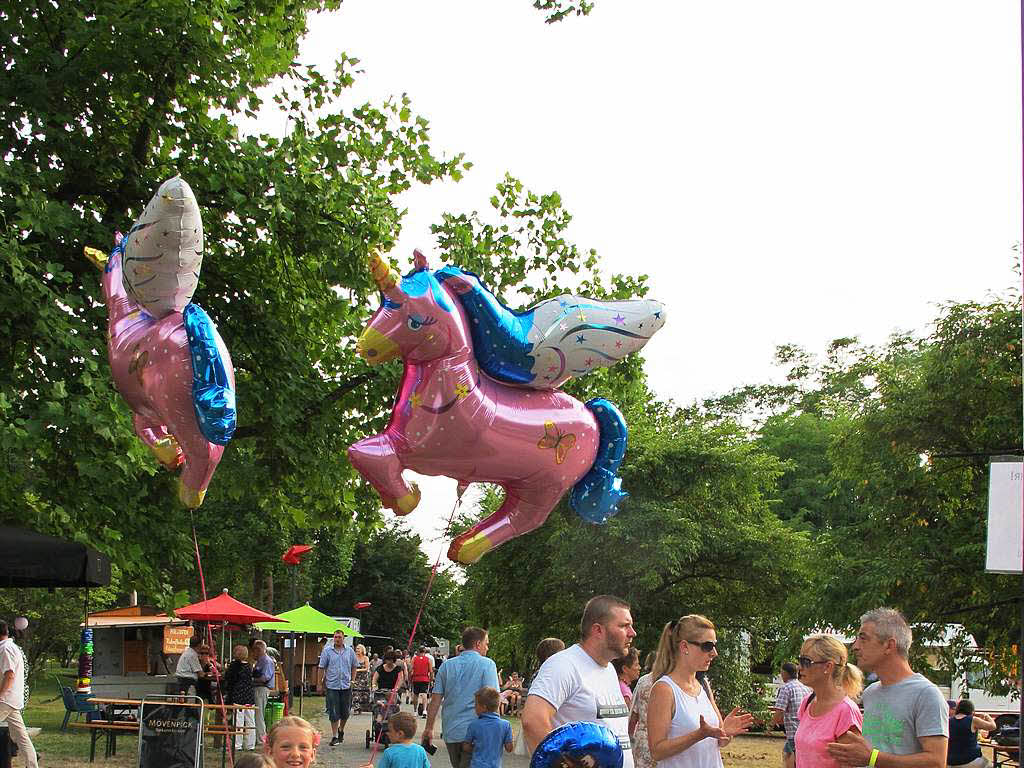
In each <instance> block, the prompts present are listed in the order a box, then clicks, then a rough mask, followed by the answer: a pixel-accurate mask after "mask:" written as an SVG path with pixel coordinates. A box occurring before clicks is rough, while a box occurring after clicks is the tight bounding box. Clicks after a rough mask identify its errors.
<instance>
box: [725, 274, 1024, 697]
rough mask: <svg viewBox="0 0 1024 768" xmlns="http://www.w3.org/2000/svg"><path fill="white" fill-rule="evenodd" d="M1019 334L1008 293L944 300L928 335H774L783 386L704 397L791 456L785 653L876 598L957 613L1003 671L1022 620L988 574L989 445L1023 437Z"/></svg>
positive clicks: (935, 620)
mask: <svg viewBox="0 0 1024 768" xmlns="http://www.w3.org/2000/svg"><path fill="white" fill-rule="evenodd" d="M1020 339H1021V305H1020V296H1019V294H1018V293H1017V292H1014V293H1011V294H1009V295H1007V296H1005V297H1000V298H995V299H993V300H991V301H989V302H988V303H984V304H980V303H970V302H968V303H962V304H949V305H947V306H945V307H943V308H942V310H941V313H940V314H939V316H938V318H937V319H936V321H935V324H934V327H933V329H932V330H931V332H930V333H928V334H926V335H923V336H913V335H909V334H896V335H894V336H893V337H892V338H891V340H890V341H889V343H887V344H885V345H881V346H878V347H870V346H864V345H861V344H859V343H858V342H857V341H856V339H852V338H847V339H838V340H836V341H835V342H833V343H832V344H831V345H830V346H829V348H828V349H827V351H826V355H825V357H824V359H822V360H820V361H819V360H816V359H815V358H814V357H813V356H812V355H810V354H808V353H807V352H805V351H803V350H800V349H798V348H796V347H792V346H788V347H783V348H780V352H779V360H780V362H781V363H783V364H785V365H787V366H789V368H788V375H787V383H786V384H785V385H783V386H774V387H773V386H761V387H748V388H745V389H744V390H738V391H736V392H734V393H731V394H730V395H728V396H726V397H724V398H719V399H717V400H715V401H712V402H709V403H706V404H705V407H706V408H707V409H708V410H709V411H710V412H712V413H719V414H721V413H728V414H730V415H735V414H740V413H744V412H745V413H746V414H747V416H748V420H749V421H750V422H751V423H752V424H753V429H752V430H751V436H752V437H753V438H754V439H755V440H756V442H757V444H758V446H759V447H760V448H761V449H762V450H765V451H767V452H769V453H770V454H771V455H773V456H776V457H778V458H780V459H782V460H784V461H785V462H786V464H785V467H786V469H785V472H784V473H783V475H782V476H781V478H780V485H779V502H778V510H779V514H780V516H781V517H782V518H783V519H784V520H786V521H787V522H788V524H789V525H791V526H793V527H795V528H799V529H802V530H806V531H807V532H808V533H809V534H811V536H812V546H813V548H814V554H813V560H812V564H813V567H812V568H811V569H810V570H809V572H808V577H809V578H808V581H807V583H806V586H805V588H803V589H799V590H796V591H794V592H792V593H789V595H788V596H789V600H788V601H787V605H786V610H785V612H784V614H783V619H782V622H781V624H782V626H786V627H792V628H793V629H794V631H792V632H789V633H784V634H783V636H782V637H781V638H780V639H781V640H782V643H781V644H780V646H779V649H778V655H779V657H780V658H782V657H784V656H785V655H786V654H789V653H792V652H793V651H794V650H795V648H796V647H797V646H798V644H799V642H800V639H801V637H802V634H805V633H807V632H810V631H816V630H820V629H821V628H823V627H827V626H830V627H834V628H836V629H843V628H853V627H856V625H857V624H858V620H859V616H860V615H861V614H862V613H864V611H865V610H867V609H868V608H871V607H874V606H877V605H883V604H884V605H894V606H896V607H899V608H901V609H902V610H903V611H904V612H905V613H906V614H907V616H908V618H909V619H910V620H911V621H912V622H917V623H921V624H922V627H923V628H924V631H925V632H927V631H928V629H927V628H926V627H925V625H928V626H930V627H931V631H933V632H934V633H936V634H941V633H942V628H943V626H944V625H945V624H947V623H952V622H956V623H963V624H964V625H965V626H966V628H967V630H968V631H969V632H970V633H972V634H973V635H974V637H975V639H976V640H977V641H978V643H979V644H980V645H982V646H983V647H985V648H987V650H988V653H989V654H991V656H992V658H993V659H994V660H996V661H998V662H1000V664H999V665H997V666H999V667H1000V668H1001V669H1002V670H1003V673H1004V674H1005V673H1007V672H1008V669H1009V666H1008V665H1007V664H1006V663H1003V662H1005V660H1006V659H1007V658H1008V657H1010V656H1011V655H1012V654H1011V653H1010V648H1011V646H1012V644H1013V643H1014V642H1016V641H1017V637H1018V635H1019V629H1018V626H1017V619H1016V615H1015V614H1013V615H1011V613H1009V612H1007V611H1006V610H1005V609H1004V608H1003V607H1000V605H999V604H998V603H999V602H1000V601H1001V600H1003V599H1005V596H1006V595H1007V594H1012V593H1013V591H1014V590H1016V586H1015V585H1014V581H1013V579H1012V578H1011V577H1008V576H998V575H994V574H986V573H985V572H984V558H985V551H984V550H985V537H986V525H985V521H986V514H987V493H988V461H989V457H990V456H991V455H993V454H999V453H1019V452H1020V450H1021V431H1020V413H1021V379H1020V361H1021V349H1020ZM993 603H995V605H993ZM997 677H998V675H997Z"/></svg>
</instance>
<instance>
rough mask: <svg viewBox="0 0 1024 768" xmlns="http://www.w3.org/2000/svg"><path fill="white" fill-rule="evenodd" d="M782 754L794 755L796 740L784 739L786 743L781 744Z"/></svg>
mask: <svg viewBox="0 0 1024 768" xmlns="http://www.w3.org/2000/svg"><path fill="white" fill-rule="evenodd" d="M782 754H784V755H795V754H796V742H795V741H793V739H786V743H785V744H783V745H782Z"/></svg>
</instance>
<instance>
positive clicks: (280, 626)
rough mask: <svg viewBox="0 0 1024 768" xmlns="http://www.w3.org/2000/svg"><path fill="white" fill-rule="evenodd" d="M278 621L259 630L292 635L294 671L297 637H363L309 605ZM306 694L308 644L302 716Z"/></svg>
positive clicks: (304, 661)
mask: <svg viewBox="0 0 1024 768" xmlns="http://www.w3.org/2000/svg"><path fill="white" fill-rule="evenodd" d="M276 618H277V619H278V621H274V622H270V621H268V622H263V623H259V624H257V625H256V627H257V628H258V629H261V630H269V631H271V632H287V633H291V635H292V660H291V663H292V670H294V669H295V635H297V634H300V635H333V634H334V633H335V632H337V631H338V630H339V629H340V630H341V631H342V632H344V633H345V636H346V637H362V635H361V634H360V633H358V632H356V631H355V630H354V629H352V628H351V627H348V626H346V625H344V624H342V623H341V622H340V621H336V620H334V619H332V618H331V617H330V616H328V615H327V614H326V613H321V612H320V611H318V610H317V609H316V608H314V607H313V606H311V605H310V604H309V603H306V604H305V605H302V606H299V607H298V608H293V609H292V610H290V611H285V612H284V613H279V614H278V615H277V617H276ZM305 693H306V644H305V643H303V644H302V680H301V683H300V685H299V714H300V715H301V714H302V700H303V697H304V695H305Z"/></svg>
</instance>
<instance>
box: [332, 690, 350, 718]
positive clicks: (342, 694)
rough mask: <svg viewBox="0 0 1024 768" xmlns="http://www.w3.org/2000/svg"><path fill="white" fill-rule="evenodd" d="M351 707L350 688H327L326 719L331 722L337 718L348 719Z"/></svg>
mask: <svg viewBox="0 0 1024 768" xmlns="http://www.w3.org/2000/svg"><path fill="white" fill-rule="evenodd" d="M351 709H352V689H351V688H345V689H344V690H341V689H337V688H328V689H327V719H328V720H330V721H331V722H332V723H334V722H337V721H338V720H348V715H349V711H350V710H351Z"/></svg>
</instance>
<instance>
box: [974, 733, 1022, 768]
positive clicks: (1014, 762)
mask: <svg viewBox="0 0 1024 768" xmlns="http://www.w3.org/2000/svg"><path fill="white" fill-rule="evenodd" d="M978 745H979V746H980V747H981V748H982V749H985V748H988V749H991V750H992V765H993V766H995V768H1001V767H1002V766H1019V765H1020V760H1019V759H1018V756H1017V753H1018V752H1019V751H1020V747H1010V746H1004V745H1002V744H997V743H996V742H994V741H983V740H981V739H978Z"/></svg>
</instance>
